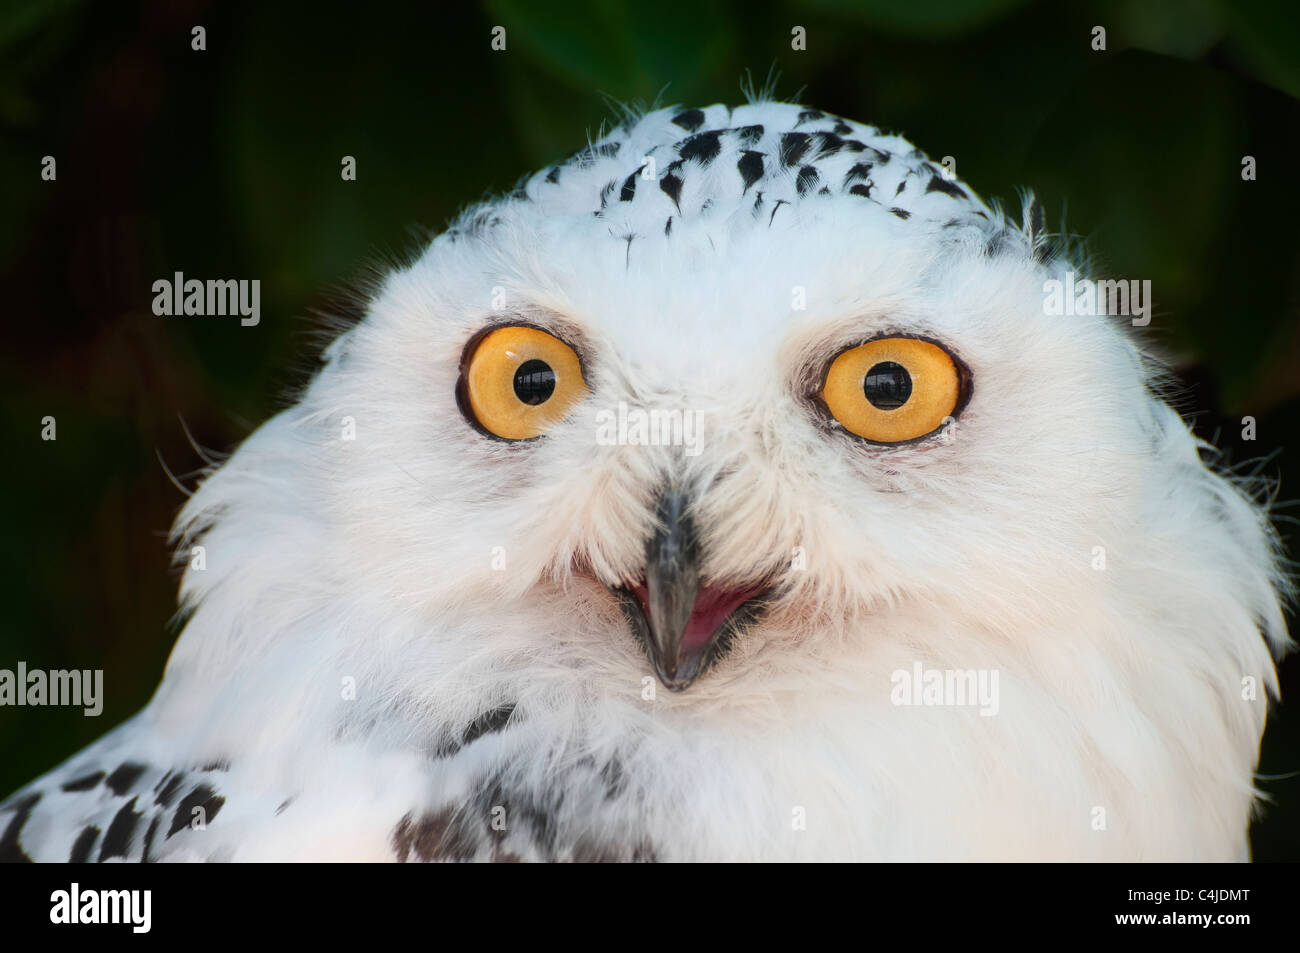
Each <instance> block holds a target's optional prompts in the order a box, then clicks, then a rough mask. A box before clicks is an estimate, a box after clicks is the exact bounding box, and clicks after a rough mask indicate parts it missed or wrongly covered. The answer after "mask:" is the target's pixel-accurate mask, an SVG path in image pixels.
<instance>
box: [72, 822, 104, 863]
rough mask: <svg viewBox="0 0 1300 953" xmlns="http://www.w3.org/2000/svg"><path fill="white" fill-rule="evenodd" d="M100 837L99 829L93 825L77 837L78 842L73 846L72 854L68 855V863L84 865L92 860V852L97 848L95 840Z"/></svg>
mask: <svg viewBox="0 0 1300 953" xmlns="http://www.w3.org/2000/svg"><path fill="white" fill-rule="evenodd" d="M98 837H99V828H98V827H96V826H95V825H94V824H91V825H90V826H89V827H87V828H86V829H85V830H83V831H82V832H81V833H80V834H78V835H77V839H76V841H74V842H73V844H72V853H71V854H69V855H68V863H70V864H84V863H86V862H88V861H89V860H90V851H91V849H92V848H93V847H94V846H95V840H96V838H98Z"/></svg>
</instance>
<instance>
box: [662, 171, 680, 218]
mask: <svg viewBox="0 0 1300 953" xmlns="http://www.w3.org/2000/svg"><path fill="white" fill-rule="evenodd" d="M670 168H671V166H670ZM659 188H660V189H661V190H662V191H663V193H664V195H666V196H668V197H669V198H670V199H672V200H673V204H674V205H676V206H677V211H678V213H680V212H681V210H682V203H681V197H682V180H681V179H680V178H678V177H677V176H676V175H674V174H673V173H672V172H666V173H664V176H663V178H661V179H660V180H659Z"/></svg>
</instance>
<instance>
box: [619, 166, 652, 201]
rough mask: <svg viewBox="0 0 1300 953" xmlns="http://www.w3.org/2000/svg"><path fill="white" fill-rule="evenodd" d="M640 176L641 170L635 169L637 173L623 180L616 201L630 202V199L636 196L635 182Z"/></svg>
mask: <svg viewBox="0 0 1300 953" xmlns="http://www.w3.org/2000/svg"><path fill="white" fill-rule="evenodd" d="M641 168H642V169H643V168H645V166H642V167H641ZM640 174H641V169H637V171H635V172H633V173H632V174H631V175H629V176H628V177H627V178H626V179H624V180H623V188H622V189H621V190H620V191H619V193H618V200H619V201H620V202H630V201H632V197H633V196H635V195H636V180H637V177H638V176H639V175H640Z"/></svg>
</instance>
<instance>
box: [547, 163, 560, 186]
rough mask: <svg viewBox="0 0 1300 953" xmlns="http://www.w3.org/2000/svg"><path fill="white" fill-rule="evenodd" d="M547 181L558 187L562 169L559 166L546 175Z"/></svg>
mask: <svg viewBox="0 0 1300 953" xmlns="http://www.w3.org/2000/svg"><path fill="white" fill-rule="evenodd" d="M546 181H547V182H550V183H551V184H552V185H557V184H558V183H559V181H560V167H559V166H558V165H557V166H555V167H554V168H553V169H551V171H550V172H548V173H546Z"/></svg>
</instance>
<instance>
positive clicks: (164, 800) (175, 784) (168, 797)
mask: <svg viewBox="0 0 1300 953" xmlns="http://www.w3.org/2000/svg"><path fill="white" fill-rule="evenodd" d="M163 780H165V781H167V783H166V784H165V785H163V787H162V790H161V791H157V789H156V788H155V790H156V791H157V794H158V796H157V797H155V798H154V799H153V802H154V803H155V804H157V805H160V806H161V807H171V804H172V801H173V800H174V799H175V797H176V795H177V793H178V792H179V791H180V789H181V785H182V784H184V783H185V775H184V774H183V773H182V774H175V775H171V776H170V779H168V778H164V779H163Z"/></svg>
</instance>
